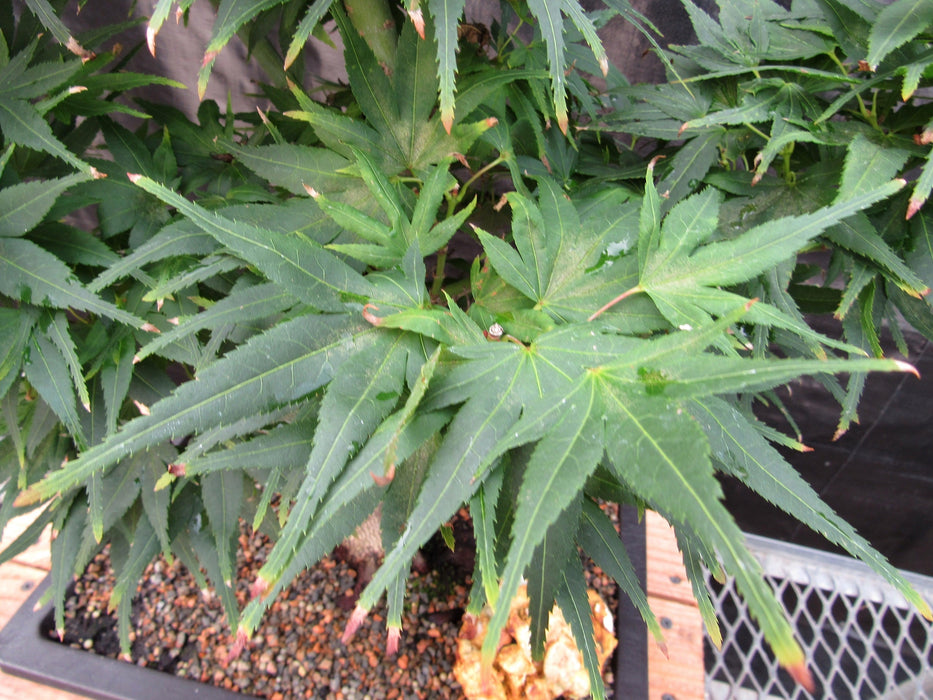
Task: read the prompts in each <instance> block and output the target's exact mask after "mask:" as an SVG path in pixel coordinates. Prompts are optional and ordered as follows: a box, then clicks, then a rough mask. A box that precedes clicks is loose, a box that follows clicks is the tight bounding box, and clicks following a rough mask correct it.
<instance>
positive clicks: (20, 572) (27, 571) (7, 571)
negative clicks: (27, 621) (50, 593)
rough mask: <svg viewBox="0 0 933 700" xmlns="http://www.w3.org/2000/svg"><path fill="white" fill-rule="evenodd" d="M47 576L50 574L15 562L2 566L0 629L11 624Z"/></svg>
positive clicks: (0, 574)
mask: <svg viewBox="0 0 933 700" xmlns="http://www.w3.org/2000/svg"><path fill="white" fill-rule="evenodd" d="M47 575H48V572H46V571H43V570H42V569H36V568H35V567H32V566H24V565H22V564H19V563H17V562H15V561H11V562H7V563H6V564H4V565H2V566H0V627H3V626H5V625H6V623H7V622H9V620H10V618H11V617H13V614H14V613H15V612H16V611H17V610H19V608H20V606H21V605H22V604H23V602H24V601H25V600H26V598H28V597H29V594H30V593H32V591H33V589H35V587H36V586H37V585H39V582H40V581H41V580H42V579H44V578H45V577H46V576H47Z"/></svg>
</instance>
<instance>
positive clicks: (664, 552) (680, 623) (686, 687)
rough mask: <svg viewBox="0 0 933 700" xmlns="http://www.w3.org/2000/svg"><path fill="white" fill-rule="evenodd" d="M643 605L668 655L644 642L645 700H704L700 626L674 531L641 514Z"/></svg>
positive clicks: (659, 520) (650, 515)
mask: <svg viewBox="0 0 933 700" xmlns="http://www.w3.org/2000/svg"><path fill="white" fill-rule="evenodd" d="M645 537H646V540H647V542H646V549H647V553H646V557H645V559H646V583H647V589H648V602H649V604H650V605H651V609H652V610H653V611H654V614H655V616H657V618H658V621H659V622H660V623H661V627H662V628H663V630H664V638H665V642H666V647H667V655H666V656H665V654H664V652H663V651H662V650H661V649H660V648H659V647H658V645H657V644H655V643H654V640H653V639H650V638H649V640H648V698H649V700H670V699H671V698H674V699H675V700H703V699H704V697H705V687H704V686H705V671H704V667H703V621H702V619H701V618H700V612H699V610H698V609H697V606H696V600H695V599H694V597H693V591H692V589H691V587H690V582H689V581H688V580H687V572H686V570H685V569H684V563H683V557H682V556H681V554H680V551H679V550H678V549H677V540H676V538H675V537H674V531H673V530H672V529H671V527H670V525H668V524H667V521H666V520H664V518H662V517H661V516H660V515H658V514H657V513H654V512H652V511H649V512H647V513H646V514H645Z"/></svg>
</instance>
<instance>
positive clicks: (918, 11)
mask: <svg viewBox="0 0 933 700" xmlns="http://www.w3.org/2000/svg"><path fill="white" fill-rule="evenodd" d="M931 24H933V5H931V4H930V3H929V2H926V1H925V0H895V2H892V3H891V4H890V5H886V6H885V7H884V9H882V10H881V12H879V13H878V18H877V19H876V20H875V22H874V23H873V24H872V27H871V33H870V34H869V37H868V55H867V56H866V57H865V60H866V61H867V62H868V65H870V66H871V67H872V70H875V69H876V68H877V66H878V64H879V63H881V61H882V60H884V58H885V57H886V56H887V55H888V54H890V53H891V52H892V51H894V50H895V49H896V48H898V47H899V46H903V45H904V44H906V43H907V42H908V41H910V40H911V39H913V38H914V37H915V36H917V35H918V34H920V33H921V32H923V31H924V30H926V29H928V28H929V27H930V25H931Z"/></svg>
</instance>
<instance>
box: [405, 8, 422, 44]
mask: <svg viewBox="0 0 933 700" xmlns="http://www.w3.org/2000/svg"><path fill="white" fill-rule="evenodd" d="M408 16H409V17H411V23H412V24H414V25H415V31H416V32H418V36H419V37H421V38H422V39H424V13H423V12H422V11H421V8H420V7H419V8H418V9H416V10H409V11H408Z"/></svg>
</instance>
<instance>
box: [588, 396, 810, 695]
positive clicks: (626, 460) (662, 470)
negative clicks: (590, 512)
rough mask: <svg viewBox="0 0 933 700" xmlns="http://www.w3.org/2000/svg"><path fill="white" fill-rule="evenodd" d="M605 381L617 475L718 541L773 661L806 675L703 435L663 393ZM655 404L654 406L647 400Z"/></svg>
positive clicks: (654, 504) (666, 512)
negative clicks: (650, 394)
mask: <svg viewBox="0 0 933 700" xmlns="http://www.w3.org/2000/svg"><path fill="white" fill-rule="evenodd" d="M619 389H620V387H618V386H613V383H612V382H611V381H606V382H605V384H604V392H603V393H604V402H605V408H606V414H607V416H608V421H609V423H610V424H611V425H612V428H613V429H612V430H607V431H606V447H607V452H608V453H609V455H610V460H611V462H612V464H613V466H614V467H615V469H616V473H617V474H618V476H619V478H620V479H622V480H624V481H625V482H626V483H627V484H629V486H630V487H631V488H632V489H633V490H634V491H635V493H636V494H638V495H639V497H641V498H643V499H644V500H645V501H646V502H647V503H648V504H650V505H651V506H652V507H653V508H655V509H656V510H658V511H659V512H661V513H662V514H663V515H665V517H666V518H668V519H669V520H672V521H673V522H674V523H675V524H677V523H684V522H689V523H690V526H691V527H692V528H694V529H696V530H697V532H698V534H702V536H703V537H704V539H707V540H708V541H710V542H711V544H712V545H713V546H714V547H715V549H716V551H717V552H718V554H719V556H720V557H721V558H722V560H723V563H724V565H725V567H726V569H727V570H728V571H730V573H732V574H733V575H735V576H736V579H737V583H738V586H739V588H740V590H741V591H742V594H743V597H744V598H745V600H746V602H747V603H748V605H749V608H750V610H751V611H752V613H753V614H754V615H755V617H756V618H757V620H758V622H759V624H760V625H761V628H762V630H763V631H764V634H765V638H766V639H767V640H768V643H769V644H770V646H771V648H772V649H773V650H774V653H775V655H776V656H777V658H778V661H779V662H780V663H781V664H782V665H784V666H785V667H786V668H787V669H788V670H789V671H790V672H791V673H792V674H793V675H794V676H795V678H798V679H800V680H804V681H805V680H806V679H807V677H808V676H807V671H806V666H805V659H804V655H803V651H802V650H801V649H800V647H799V645H798V644H797V642H796V640H795V639H794V635H793V632H792V630H791V627H790V625H789V623H788V622H787V619H786V618H785V616H784V613H783V610H782V609H781V606H780V604H779V603H778V602H777V600H776V599H775V598H774V595H773V593H772V592H771V590H770V589H769V588H768V586H767V584H766V583H765V582H764V579H763V578H762V576H761V573H760V570H759V568H758V565H757V563H756V561H755V559H754V558H753V557H752V556H751V554H749V553H748V551H747V550H746V549H745V548H744V546H743V545H742V544H741V542H742V534H741V532H740V531H739V529H738V527H737V526H736V525H735V522H734V521H733V520H732V518H731V516H730V515H729V513H728V512H727V511H726V510H725V508H724V507H723V505H722V504H721V503H720V498H721V491H720V487H719V485H718V483H717V482H716V480H715V477H714V475H713V470H712V465H711V464H710V461H709V457H708V453H709V448H708V445H707V444H706V442H705V436H704V434H703V432H702V431H701V430H700V429H699V426H698V425H696V423H694V422H693V421H692V419H691V418H689V417H688V416H687V415H685V414H683V413H679V412H678V408H677V407H676V406H675V405H668V406H667V407H664V405H663V404H664V403H665V400H664V399H663V398H657V399H655V398H635V397H633V396H631V395H630V394H629V393H628V392H626V391H625V390H624V389H623V390H621V391H620V390H619ZM652 404H653V405H652Z"/></svg>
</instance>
